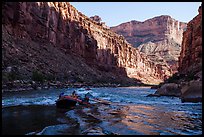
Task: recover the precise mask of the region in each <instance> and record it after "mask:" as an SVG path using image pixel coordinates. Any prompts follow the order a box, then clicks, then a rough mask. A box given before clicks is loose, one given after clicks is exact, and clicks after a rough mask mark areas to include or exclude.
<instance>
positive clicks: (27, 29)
mask: <svg viewBox="0 0 204 137" xmlns="http://www.w3.org/2000/svg"><path fill="white" fill-rule="evenodd" d="M2 38H3V40H2V54H3V60H2V64H3V65H2V72H3V71H5V70H8V68H9V67H12V68H14V67H15V68H16V69H17V70H18V73H19V74H22V75H23V76H24V77H25V78H26V77H30V76H31V72H32V71H33V70H39V71H42V73H46V74H49V75H54V76H55V77H58V78H60V79H66V80H67V79H71V78H73V77H76V76H78V79H77V80H79V79H80V80H81V81H90V79H93V81H94V82H97V81H98V82H99V81H101V80H102V79H104V81H106V80H107V81H108V79H112V81H113V82H114V81H120V80H123V79H125V76H128V77H129V78H133V79H136V80H137V81H138V82H139V81H140V82H142V83H146V84H158V83H160V82H162V81H163V80H164V79H165V78H168V77H169V76H170V75H171V74H172V72H171V70H170V68H169V67H168V66H166V65H160V64H155V63H154V62H153V61H151V60H150V59H149V58H148V57H147V56H146V55H144V54H143V53H140V52H139V51H138V50H137V49H136V48H134V47H132V46H131V45H130V44H129V43H128V42H127V41H126V40H125V39H124V37H123V36H121V35H118V34H116V33H114V32H112V31H111V30H109V29H108V28H107V27H103V24H101V23H100V22H95V21H93V20H92V19H90V18H88V17H87V16H85V15H83V14H82V13H80V12H78V11H77V10H76V9H75V8H74V7H73V6H72V5H70V4H69V3H68V2H11V3H10V2H3V5H2Z"/></svg>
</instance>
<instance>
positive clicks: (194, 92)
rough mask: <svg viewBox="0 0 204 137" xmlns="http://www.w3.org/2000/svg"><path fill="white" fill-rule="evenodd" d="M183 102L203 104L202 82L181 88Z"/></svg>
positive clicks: (191, 83) (194, 82)
mask: <svg viewBox="0 0 204 137" xmlns="http://www.w3.org/2000/svg"><path fill="white" fill-rule="evenodd" d="M181 93H182V95H181V101H182V102H195V103H196V102H202V81H190V82H188V83H186V85H184V86H183V87H182V88H181Z"/></svg>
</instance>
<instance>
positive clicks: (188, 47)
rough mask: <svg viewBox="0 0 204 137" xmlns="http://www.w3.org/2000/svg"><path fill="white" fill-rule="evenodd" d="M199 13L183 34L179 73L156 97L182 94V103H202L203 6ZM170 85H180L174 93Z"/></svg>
mask: <svg viewBox="0 0 204 137" xmlns="http://www.w3.org/2000/svg"><path fill="white" fill-rule="evenodd" d="M198 12H199V14H198V15H197V16H196V17H195V18H193V19H192V20H191V21H190V22H189V23H188V24H187V29H186V31H185V32H184V33H183V41H182V49H181V53H180V57H179V70H178V73H176V74H175V75H173V77H170V79H168V80H167V81H166V82H165V83H166V84H164V85H162V86H161V88H159V89H158V90H157V92H156V93H155V94H156V95H158V94H160V95H170V94H171V95H172V94H173V95H174V96H178V95H179V94H180V98H181V100H182V102H202V5H201V6H200V7H199V9H198ZM169 83H172V84H173V83H174V84H175V85H178V86H177V88H175V90H174V91H173V92H172V91H171V90H168V85H169ZM162 89H163V90H162ZM164 89H165V90H164ZM170 92H171V93H170Z"/></svg>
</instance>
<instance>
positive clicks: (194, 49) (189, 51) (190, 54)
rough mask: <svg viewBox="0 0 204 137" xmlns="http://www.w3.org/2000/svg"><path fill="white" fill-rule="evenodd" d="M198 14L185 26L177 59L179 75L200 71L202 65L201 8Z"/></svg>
mask: <svg viewBox="0 0 204 137" xmlns="http://www.w3.org/2000/svg"><path fill="white" fill-rule="evenodd" d="M198 12H199V14H198V15H197V16H196V17H195V18H194V19H193V20H191V21H190V22H189V23H188V24H187V30H186V31H185V32H184V34H183V42H182V50H181V53H180V57H179V73H184V74H185V73H187V72H188V71H195V68H196V67H198V68H197V69H200V70H201V65H202V64H201V63H202V7H201V6H200V7H199V10H198Z"/></svg>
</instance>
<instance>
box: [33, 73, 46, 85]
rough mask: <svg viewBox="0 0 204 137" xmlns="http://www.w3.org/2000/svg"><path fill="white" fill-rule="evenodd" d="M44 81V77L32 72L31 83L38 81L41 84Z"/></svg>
mask: <svg viewBox="0 0 204 137" xmlns="http://www.w3.org/2000/svg"><path fill="white" fill-rule="evenodd" d="M44 79H45V77H44V75H43V74H42V73H40V72H38V71H33V74H32V80H33V81H38V82H43V81H44Z"/></svg>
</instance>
